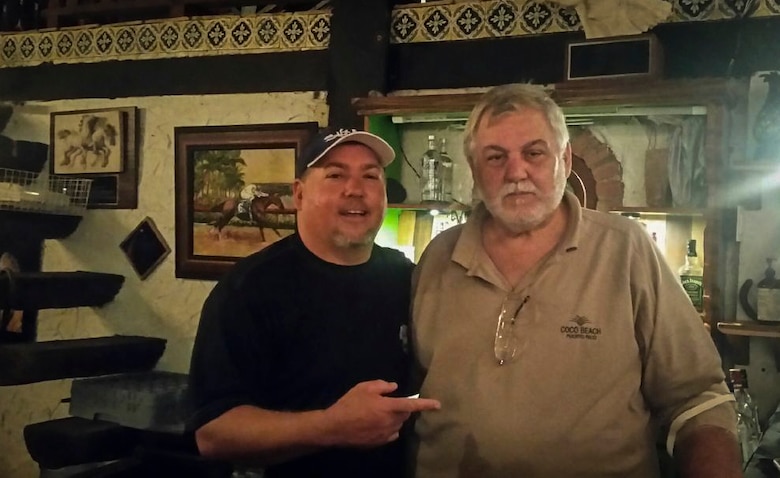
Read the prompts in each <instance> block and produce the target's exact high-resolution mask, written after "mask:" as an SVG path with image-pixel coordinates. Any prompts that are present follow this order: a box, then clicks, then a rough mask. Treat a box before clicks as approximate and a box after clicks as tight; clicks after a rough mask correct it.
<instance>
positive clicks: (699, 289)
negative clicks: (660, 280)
mask: <svg viewBox="0 0 780 478" xmlns="http://www.w3.org/2000/svg"><path fill="white" fill-rule="evenodd" d="M679 274H680V282H681V283H682V286H683V289H685V292H687V293H688V297H690V299H691V302H692V303H693V306H694V307H696V310H698V311H699V312H701V311H702V310H703V308H704V307H703V306H704V269H703V268H702V266H701V262H699V255H698V254H697V253H696V239H690V240H689V241H688V250H687V253H686V254H685V264H683V266H682V267H680V269H679Z"/></svg>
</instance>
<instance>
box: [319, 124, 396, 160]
mask: <svg viewBox="0 0 780 478" xmlns="http://www.w3.org/2000/svg"><path fill="white" fill-rule="evenodd" d="M342 143H360V144H363V145H365V146H368V147H369V148H371V151H373V152H374V153H375V154H376V156H377V158H379V164H381V165H382V167H383V168H386V167H387V165H388V164H390V163H392V162H393V160H394V159H395V151H394V150H393V148H392V146H390V145H389V144H388V143H387V141H385V140H383V139H382V138H380V137H379V136H377V135H375V134H372V133H368V132H366V131H355V132H353V133H350V134H347V135H344V136H342V137H340V138H339V139H337V140H336V141H334V142H333V144H330V145H329V146H328V147H327V148H326V149H325V150H324V151H323V152H322V153H320V154H319V155H318V156H317V157H316V158H314V159H313V160H311V161H310V162H309V163H308V164H307V165H306V167H307V168H310V167H311V166H313V165H314V164H316V163H317V161H319V160H320V159H322V158H323V157H324V156H325V155H326V154H328V152H329V151H330V150H331V149H333V148H335V147H336V146H338V145H340V144H342Z"/></svg>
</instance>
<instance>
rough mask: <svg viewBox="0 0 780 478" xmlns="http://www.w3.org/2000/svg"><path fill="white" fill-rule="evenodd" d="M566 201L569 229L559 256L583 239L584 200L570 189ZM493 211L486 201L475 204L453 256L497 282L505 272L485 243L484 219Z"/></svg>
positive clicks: (472, 273) (473, 272) (472, 271)
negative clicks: (488, 208)
mask: <svg viewBox="0 0 780 478" xmlns="http://www.w3.org/2000/svg"><path fill="white" fill-rule="evenodd" d="M563 202H564V203H565V204H567V205H568V211H569V217H568V221H567V226H566V231H565V232H564V233H563V237H562V238H561V241H560V244H559V245H558V247H557V248H556V250H555V252H554V255H555V256H558V255H561V254H563V253H566V252H571V251H575V250H576V249H577V247H578V245H579V241H580V233H581V231H580V229H581V224H582V207H581V206H580V202H579V200H578V199H577V196H575V195H574V194H572V193H570V192H568V191H566V192H565V193H564V195H563ZM489 214H490V213H489V212H488V210H487V208H486V207H485V204H484V203H483V202H482V201H480V202H479V203H478V204H477V205H476V206H475V207H474V211H473V212H472V213H471V215H470V216H469V218H468V220H467V221H466V224H465V225H464V226H463V229H462V230H461V233H460V237H458V240H457V242H456V243H455V247H454V249H453V251H452V256H451V259H452V261H453V262H455V263H457V264H460V265H461V266H463V267H464V268H465V269H466V273H467V275H470V276H479V277H482V278H484V279H485V280H488V281H490V282H493V283H495V282H496V278H502V276H501V274H500V273H499V272H498V270H497V269H496V267H495V264H493V261H492V260H490V257H489V256H488V255H487V252H486V251H485V248H484V247H482V223H483V222H484V221H485V219H486V218H487V217H488V215H489ZM501 282H502V283H503V279H501Z"/></svg>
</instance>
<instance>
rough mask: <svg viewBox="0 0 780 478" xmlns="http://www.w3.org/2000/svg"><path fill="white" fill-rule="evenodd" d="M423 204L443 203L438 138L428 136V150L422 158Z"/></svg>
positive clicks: (421, 190) (421, 188) (421, 194)
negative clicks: (437, 146)
mask: <svg viewBox="0 0 780 478" xmlns="http://www.w3.org/2000/svg"><path fill="white" fill-rule="evenodd" d="M420 196H421V197H420V198H421V199H422V202H438V201H441V200H442V198H441V153H439V150H438V149H437V148H436V136H434V135H432V134H431V135H428V149H427V150H426V151H425V153H423V156H422V172H421V174H420Z"/></svg>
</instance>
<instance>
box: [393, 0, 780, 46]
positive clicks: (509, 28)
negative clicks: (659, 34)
mask: <svg viewBox="0 0 780 478" xmlns="http://www.w3.org/2000/svg"><path fill="white" fill-rule="evenodd" d="M664 1H667V2H669V3H671V4H672V16H671V18H669V19H668V20H666V22H665V23H676V22H691V21H712V20H728V19H734V18H738V17H739V16H740V14H741V13H742V11H743V9H744V8H745V4H746V1H745V0H664ZM776 15H780V0H758V1H757V2H755V4H754V9H753V11H751V12H748V16H750V17H766V16H776ZM390 30H391V31H390V41H391V42H392V43H422V42H437V41H455V40H475V39H481V38H496V37H517V36H523V35H540V34H543V33H559V32H570V31H579V30H582V24H581V23H580V18H579V16H578V15H577V12H576V11H575V10H574V8H573V7H563V6H561V5H558V4H557V3H554V2H536V1H526V0H486V1H472V2H456V3H451V4H438V5H433V4H420V5H412V6H409V5H407V6H404V7H399V8H396V9H394V10H393V14H392V20H391V27H390Z"/></svg>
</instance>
